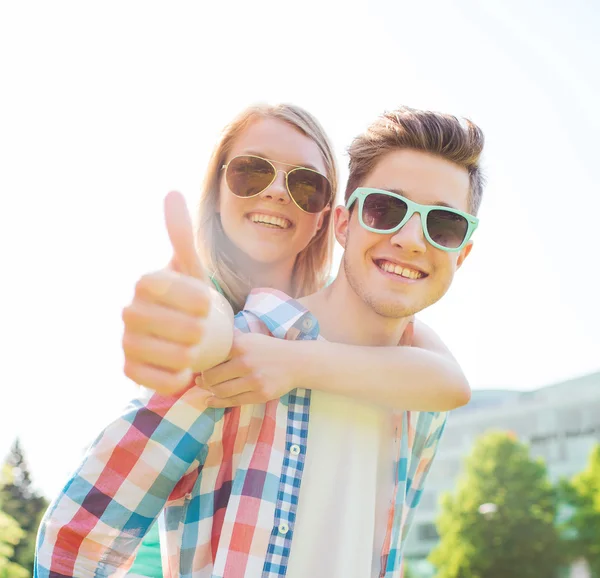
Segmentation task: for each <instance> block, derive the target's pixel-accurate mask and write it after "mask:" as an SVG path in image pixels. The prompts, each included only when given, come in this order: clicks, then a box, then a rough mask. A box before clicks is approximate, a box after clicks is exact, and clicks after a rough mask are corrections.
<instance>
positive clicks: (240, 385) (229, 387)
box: [196, 377, 261, 399]
mask: <svg viewBox="0 0 600 578" xmlns="http://www.w3.org/2000/svg"><path fill="white" fill-rule="evenodd" d="M196 383H198V380H197V379H196ZM204 388H205V389H206V390H207V391H209V392H210V393H211V394H212V395H213V396H214V397H217V398H219V399H227V398H232V397H235V396H238V395H241V394H242V393H254V394H255V397H256V398H257V399H258V398H259V397H261V394H260V392H257V391H254V390H253V387H252V382H251V380H249V379H248V378H245V377H238V378H236V379H231V380H229V381H226V382H224V383H220V384H219V385H215V386H213V387H206V386H204Z"/></svg>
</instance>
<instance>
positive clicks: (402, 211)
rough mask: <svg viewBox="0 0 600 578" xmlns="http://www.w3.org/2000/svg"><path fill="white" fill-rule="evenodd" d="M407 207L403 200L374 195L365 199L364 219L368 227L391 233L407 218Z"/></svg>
mask: <svg viewBox="0 0 600 578" xmlns="http://www.w3.org/2000/svg"><path fill="white" fill-rule="evenodd" d="M406 211H407V206H406V203H405V202H404V201H403V200H402V199H398V198H396V197H390V196H389V195H381V194H379V193H373V194H370V195H367V196H366V197H365V200H364V203H363V212H362V218H363V221H364V223H365V225H367V226H368V227H372V228H373V229H377V230H378V231H389V230H390V229H393V228H394V227H397V226H398V224H399V223H400V222H402V219H404V217H405V216H406Z"/></svg>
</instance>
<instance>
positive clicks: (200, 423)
mask: <svg viewBox="0 0 600 578" xmlns="http://www.w3.org/2000/svg"><path fill="white" fill-rule="evenodd" d="M206 396H207V394H206V392H203V391H202V390H201V389H200V388H198V387H194V386H193V383H192V384H190V386H189V388H188V389H187V390H186V391H184V392H183V393H182V394H179V395H178V396H172V397H165V396H160V395H158V394H154V395H148V396H147V397H146V398H145V399H143V398H140V399H137V400H134V401H133V402H132V403H131V404H130V405H129V406H128V407H127V408H126V409H125V411H124V412H123V414H122V415H121V416H120V417H119V418H118V419H116V420H115V421H114V422H112V423H111V424H110V425H109V426H108V427H107V428H106V429H105V430H104V431H103V432H102V433H101V434H100V435H99V436H98V438H97V439H96V440H95V441H94V443H93V444H92V446H91V447H90V449H89V450H88V452H87V454H86V456H85V457H84V459H83V462H82V463H81V465H80V466H79V467H78V469H77V470H76V471H75V473H74V474H73V475H72V477H71V478H70V479H69V481H68V482H67V484H66V485H65V487H64V488H63V490H62V491H61V493H60V494H59V496H58V497H57V498H56V499H55V500H54V502H53V503H52V504H51V505H50V507H49V508H48V510H47V512H46V514H45V516H44V519H43V521H42V523H41V526H40V530H39V533H38V541H37V552H36V563H35V576H36V577H39V578H60V577H63V576H78V577H86V576H94V577H100V576H113V575H118V576H121V575H124V574H125V573H126V570H127V569H128V568H129V566H130V565H131V564H132V562H133V559H134V555H135V551H136V549H137V547H138V545H139V544H140V542H141V540H142V539H143V537H144V535H145V534H146V532H147V531H148V529H149V527H150V526H151V525H152V523H153V522H154V520H155V519H156V518H157V516H158V515H159V513H160V512H161V510H162V509H163V508H164V506H165V505H166V504H167V503H168V502H169V500H174V499H175V500H176V499H177V498H178V497H180V496H181V495H184V494H185V493H186V492H187V491H189V489H191V487H192V486H193V485H194V482H195V479H194V477H195V476H196V475H197V474H196V473H195V472H197V467H194V466H193V464H194V462H195V461H197V458H198V456H201V455H202V450H203V448H205V447H206V443H207V440H208V439H209V437H210V436H211V433H212V431H213V429H214V426H215V421H216V417H215V416H216V414H215V412H214V411H213V410H207V411H204V410H205V409H206V405H205V399H206Z"/></svg>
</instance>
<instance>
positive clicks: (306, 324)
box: [302, 317, 313, 329]
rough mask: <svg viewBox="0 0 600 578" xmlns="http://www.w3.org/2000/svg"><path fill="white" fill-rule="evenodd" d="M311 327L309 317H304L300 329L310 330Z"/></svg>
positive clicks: (311, 322) (311, 321) (311, 323)
mask: <svg viewBox="0 0 600 578" xmlns="http://www.w3.org/2000/svg"><path fill="white" fill-rule="evenodd" d="M312 326H313V320H312V319H311V318H310V317H305V318H304V319H303V320H302V327H303V328H304V329H311V328H312Z"/></svg>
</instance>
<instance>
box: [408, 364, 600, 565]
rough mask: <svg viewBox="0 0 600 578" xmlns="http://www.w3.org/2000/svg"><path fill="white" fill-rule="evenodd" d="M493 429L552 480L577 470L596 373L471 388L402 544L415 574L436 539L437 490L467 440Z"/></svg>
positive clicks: (599, 400)
mask: <svg viewBox="0 0 600 578" xmlns="http://www.w3.org/2000/svg"><path fill="white" fill-rule="evenodd" d="M494 429H495V430H507V431H511V432H513V433H514V434H515V435H516V436H517V437H518V438H519V439H520V440H521V441H524V442H527V443H529V445H530V448H531V454H532V456H534V457H538V456H539V457H542V458H543V459H544V460H545V462H546V465H547V467H548V473H549V476H550V478H551V480H552V481H557V480H558V479H559V478H561V477H570V476H572V475H573V474H576V473H578V472H580V471H581V470H582V469H584V468H585V465H586V463H587V460H588V457H589V454H590V451H591V449H592V447H593V446H594V444H595V443H598V442H600V372H597V373H593V374H590V375H586V376H584V377H580V378H577V379H572V380H569V381H565V382H562V383H558V384H556V385H551V386H547V387H543V388H541V389H537V390H534V391H527V392H519V391H510V390H506V391H505V390H490V391H486V390H480V391H474V392H473V395H472V399H471V402H470V403H469V404H468V405H467V406H466V407H464V408H460V409H458V410H455V411H453V412H452V413H451V415H450V417H449V419H448V423H447V426H446V430H445V432H444V436H443V437H442V441H441V442H440V448H439V451H438V454H437V457H436V459H435V461H434V463H433V465H432V468H431V472H430V474H429V477H428V480H427V483H426V485H425V491H424V493H423V495H422V497H421V503H420V504H419V507H418V508H417V511H416V514H415V520H414V523H413V527H412V529H411V532H410V534H409V537H408V540H407V543H406V546H405V556H406V559H407V560H409V561H411V562H413V564H414V567H415V569H416V570H417V571H418V572H419V574H420V575H421V574H422V575H423V576H427V575H428V571H427V568H428V564H427V563H424V562H422V561H423V560H424V559H425V558H426V557H427V555H428V554H429V552H430V551H431V550H432V548H433V547H434V546H435V545H436V543H437V540H438V535H437V532H436V528H435V519H436V518H437V515H438V513H439V512H438V500H439V497H440V494H441V493H443V492H447V491H452V490H453V489H454V487H455V485H456V480H457V477H458V476H459V475H460V473H461V470H462V463H463V460H464V458H465V457H466V456H467V455H468V454H469V453H470V451H471V448H472V445H473V441H474V440H475V439H476V438H477V437H478V436H480V435H481V434H483V433H485V432H486V431H489V430H494Z"/></svg>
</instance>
